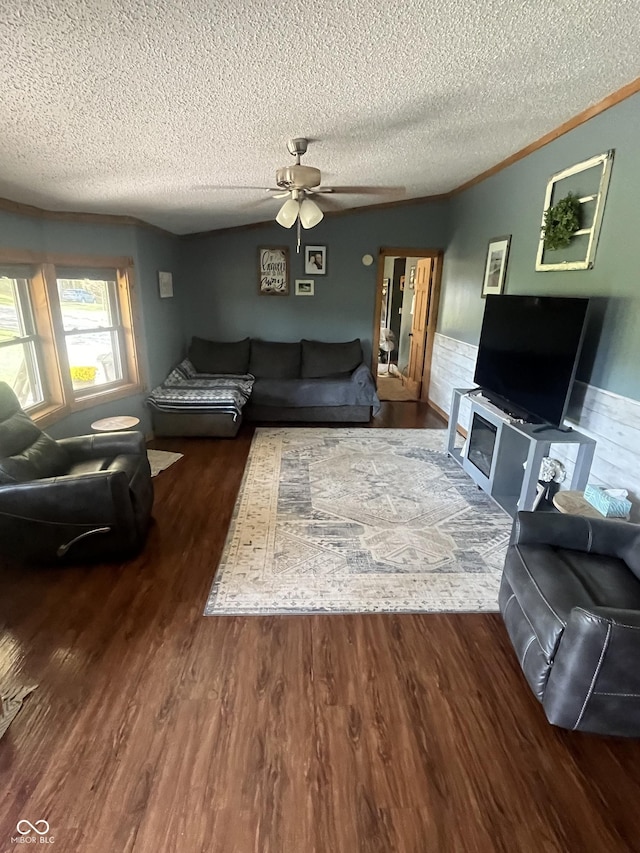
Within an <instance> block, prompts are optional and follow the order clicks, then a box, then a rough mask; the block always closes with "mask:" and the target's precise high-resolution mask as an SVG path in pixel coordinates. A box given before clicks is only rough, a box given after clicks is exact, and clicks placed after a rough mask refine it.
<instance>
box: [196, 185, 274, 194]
mask: <svg viewBox="0 0 640 853" xmlns="http://www.w3.org/2000/svg"><path fill="white" fill-rule="evenodd" d="M192 189H194V190H260V191H261V192H266V191H268V190H269V187H243V186H238V185H234V186H229V184H196V185H195V186H193V187H192Z"/></svg>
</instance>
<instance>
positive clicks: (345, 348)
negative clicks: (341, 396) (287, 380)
mask: <svg viewBox="0 0 640 853" xmlns="http://www.w3.org/2000/svg"><path fill="white" fill-rule="evenodd" d="M361 363H362V345H361V343H360V338H356V339H355V340H354V341H346V342H345V343H325V342H324V341H307V340H304V339H303V340H302V370H301V375H302V378H303V379H320V378H323V377H329V376H344V375H346V374H350V373H351V372H352V371H354V370H355V369H356V367H358V365H359V364H361Z"/></svg>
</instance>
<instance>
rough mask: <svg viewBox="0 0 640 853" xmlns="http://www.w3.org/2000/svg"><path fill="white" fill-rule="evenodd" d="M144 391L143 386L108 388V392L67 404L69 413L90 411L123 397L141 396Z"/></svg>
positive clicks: (80, 398)
mask: <svg viewBox="0 0 640 853" xmlns="http://www.w3.org/2000/svg"><path fill="white" fill-rule="evenodd" d="M144 390H145V388H144V386H143V385H133V384H132V385H118V387H117V388H110V389H109V390H108V391H97V392H96V393H95V394H90V395H89V394H88V395H87V396H85V397H79V398H78V399H76V400H72V401H71V402H70V403H69V411H70V412H81V411H83V410H84V409H92V408H94V406H101V405H102V404H103V403H109V402H110V401H111V400H122V399H123V398H124V397H132V396H133V395H134V394H141V393H142V392H143V391H144Z"/></svg>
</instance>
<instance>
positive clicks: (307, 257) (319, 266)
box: [304, 246, 327, 275]
mask: <svg viewBox="0 0 640 853" xmlns="http://www.w3.org/2000/svg"><path fill="white" fill-rule="evenodd" d="M304 271H305V275H326V274H327V247H326V246H305V247H304Z"/></svg>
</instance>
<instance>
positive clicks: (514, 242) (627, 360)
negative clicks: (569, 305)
mask: <svg viewBox="0 0 640 853" xmlns="http://www.w3.org/2000/svg"><path fill="white" fill-rule="evenodd" d="M639 143H640V95H635V96H634V97H632V98H629V99H628V100H626V101H623V102H622V103H621V104H619V105H618V106H616V107H613V108H611V109H610V110H607V111H606V112H604V113H601V114H600V115H598V116H596V117H595V118H593V119H591V120H590V121H588V122H586V123H585V124H583V125H581V126H580V127H577V128H576V129H575V130H572V131H571V132H570V133H568V134H566V135H565V136H562V137H560V138H559V139H557V140H555V141H554V142H552V143H550V144H549V145H546V146H545V147H544V148H541V149H539V150H538V151H536V152H534V153H533V154H531V155H529V156H528V157H526V158H525V159H523V160H521V161H519V162H517V163H515V164H514V165H512V166H510V167H509V168H507V169H505V170H503V171H502V172H499V173H498V174H497V175H495V176H493V177H492V178H489V179H488V180H486V181H483V182H482V183H480V184H478V185H476V186H474V187H472V188H470V189H469V190H467V191H465V192H463V193H461V194H460V195H458V196H456V197H455V198H453V199H452V200H451V202H450V204H451V210H450V214H451V238H450V241H449V243H448V245H447V251H446V254H445V259H444V267H443V291H442V297H441V302H440V315H439V322H438V331H439V332H441V333H442V334H445V335H448V336H449V337H452V338H456V339H458V340H462V341H466V342H467V343H471V344H477V343H478V338H479V334H480V327H481V323H482V312H483V310H484V300H482V299H481V297H480V291H481V284H482V278H483V273H484V265H485V260H486V253H487V244H488V242H489V240H490V239H491V238H492V237H496V236H500V235H503V234H511V235H512V239H511V251H510V256H509V265H508V269H507V279H506V286H505V293H512V294H544V295H553V296H589V297H594V299H593V308H594V311H593V316H592V321H591V324H590V328H589V331H588V337H587V341H586V344H585V350H584V354H583V358H582V359H581V363H580V366H579V369H578V378H579V379H582V380H583V381H585V382H590V383H591V384H593V385H596V386H598V387H600V388H604V389H606V390H608V391H613V392H615V393H618V394H621V395H623V396H627V397H631V398H633V399H635V400H640V370H639V369H638V361H639V360H640V263H639V251H638V244H639V239H638V234H639V233H640V202H639V199H640V161H639V159H638V150H639V147H638V146H639ZM609 148H614V149H615V159H614V163H613V170H612V173H611V183H610V186H609V194H608V198H607V204H606V208H605V213H604V221H603V224H602V229H601V232H600V241H599V245H598V252H597V255H596V260H595V266H594V268H593V269H592V270H576V271H565V272H536V271H535V257H536V251H537V247H538V238H539V234H540V220H541V217H542V209H543V202H544V194H545V189H546V185H547V181H548V180H549V178H550V176H551V175H552V174H553V173H554V172H558V171H561V170H562V169H565V168H567V167H569V166H571V165H573V164H574V163H578V162H580V161H582V160H586V159H588V158H589V157H592V156H593V155H596V154H601V153H603V152H605V151H607V150H608V149H609Z"/></svg>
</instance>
